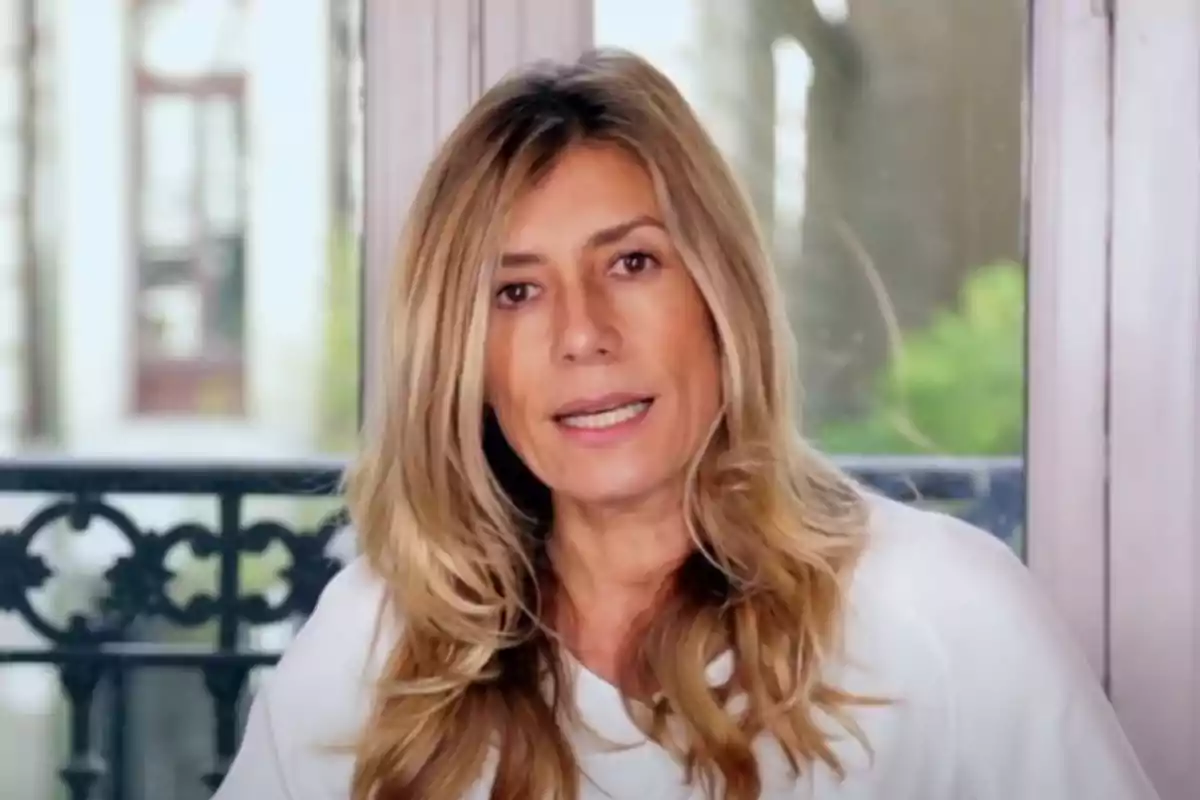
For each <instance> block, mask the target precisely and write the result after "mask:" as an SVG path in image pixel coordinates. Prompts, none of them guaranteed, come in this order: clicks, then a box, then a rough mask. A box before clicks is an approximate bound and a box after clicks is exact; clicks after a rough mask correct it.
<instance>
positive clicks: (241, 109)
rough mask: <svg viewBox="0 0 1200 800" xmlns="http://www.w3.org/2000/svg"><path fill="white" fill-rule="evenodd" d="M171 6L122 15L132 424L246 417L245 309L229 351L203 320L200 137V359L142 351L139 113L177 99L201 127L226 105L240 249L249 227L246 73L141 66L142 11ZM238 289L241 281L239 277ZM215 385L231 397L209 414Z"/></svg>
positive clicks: (199, 154) (140, 4)
mask: <svg viewBox="0 0 1200 800" xmlns="http://www.w3.org/2000/svg"><path fill="white" fill-rule="evenodd" d="M164 1H165V2H172V1H174V0H131V3H130V6H129V9H128V14H129V27H128V30H129V61H130V65H131V71H132V78H131V85H130V127H129V140H130V148H131V149H130V165H129V168H130V181H131V183H130V191H129V210H130V214H129V230H130V251H129V252H130V258H131V267H132V270H133V278H132V281H131V284H130V288H131V291H132V292H133V297H132V298H131V303H130V308H131V311H132V320H131V323H130V324H131V326H132V332H131V337H132V351H131V352H132V354H133V359H132V362H133V363H132V365H131V366H132V369H133V375H132V376H131V378H132V381H133V386H132V392H131V394H132V401H133V405H132V411H133V413H134V414H135V415H136V416H138V417H175V416H183V417H188V418H195V417H197V416H201V417H206V418H213V417H233V418H238V417H241V416H243V415H244V414H245V413H246V388H247V386H246V360H247V358H246V347H247V342H246V338H245V325H244V315H245V311H246V309H245V307H244V304H243V307H242V308H241V309H239V310H238V314H239V315H240V316H241V317H243V324H242V325H241V326H240V332H239V337H238V338H239V340H238V341H237V342H235V343H233V344H232V345H231V346H229V347H222V346H221V345H220V344H219V343H214V342H213V341H212V331H211V330H210V327H211V326H210V325H209V323H208V321H207V318H208V316H209V314H210V310H211V308H212V306H214V305H215V304H216V303H218V302H219V300H218V298H217V297H216V296H215V295H216V294H217V292H218V287H216V286H215V285H214V284H213V281H212V280H211V274H210V272H209V270H207V269H205V267H204V263H203V262H204V261H205V259H206V258H210V257H211V255H210V254H209V253H208V251H209V250H211V248H212V244H213V238H212V237H211V236H210V233H211V231H210V230H208V228H207V225H206V221H205V214H204V211H203V209H202V208H201V206H202V204H203V197H202V194H203V191H204V179H205V166H204V165H205V158H206V154H205V142H204V137H203V136H202V135H201V134H200V132H199V130H197V132H196V137H195V139H194V140H193V141H192V143H191V149H192V156H193V159H194V163H195V173H194V175H193V176H192V183H193V186H192V187H191V188H192V191H193V193H194V195H195V196H194V197H193V198H192V201H193V207H192V214H191V227H192V230H191V236H190V242H189V247H188V251H189V255H188V260H189V261H190V265H189V266H188V267H187V272H188V274H189V276H190V280H191V281H193V282H194V283H196V284H197V285H198V286H199V287H200V290H201V315H202V321H201V323H200V324H201V336H202V337H203V339H202V343H201V352H200V353H198V354H196V355H195V356H193V357H188V358H173V357H165V356H158V355H155V354H153V353H149V352H147V342H146V341H145V335H144V333H143V317H142V310H141V308H140V302H139V301H140V298H141V293H142V291H143V289H144V288H145V287H146V286H147V285H148V278H149V276H148V274H147V270H146V266H145V264H144V258H143V256H144V252H145V248H144V242H143V231H142V223H143V212H144V210H145V199H146V198H145V197H144V193H143V188H144V186H143V177H144V168H145V163H144V158H143V153H144V152H145V148H144V147H143V144H144V141H145V136H146V114H147V110H148V109H149V108H150V106H151V104H152V103H153V102H154V100H155V99H156V98H161V97H183V98H186V99H187V100H188V101H190V102H191V103H192V105H193V107H194V108H195V109H196V111H197V112H201V113H198V114H197V116H196V118H195V120H194V127H196V128H197V129H198V128H200V127H201V126H202V125H203V122H204V119H203V115H202V111H203V106H204V103H205V102H206V101H208V100H210V99H212V98H214V97H215V98H221V99H225V100H228V101H229V102H231V103H232V105H233V108H234V113H235V116H236V120H237V127H238V148H239V150H238V159H239V166H240V169H241V170H242V175H241V178H242V185H241V186H239V188H238V195H239V196H238V202H239V205H240V209H239V213H240V215H241V218H242V226H241V238H242V247H243V249H244V248H245V247H246V242H247V240H248V230H249V227H250V221H249V216H248V212H249V209H248V200H249V198H248V197H247V196H246V192H245V180H246V178H247V177H248V176H247V170H248V168H249V164H248V163H247V159H248V156H249V142H248V139H247V129H246V114H247V102H248V98H247V83H248V80H247V75H246V69H245V66H244V65H243V67H242V68H241V69H240V70H227V71H217V72H210V73H207V74H204V75H198V76H194V77H179V76H171V75H162V74H158V73H156V72H155V70H154V69H153V68H152V67H151V66H149V65H147V64H145V63H144V61H143V45H144V39H143V34H142V30H141V16H140V15H141V13H142V12H143V10H144V9H145V7H146V6H148V5H151V4H152V3H155V2H164ZM247 2H248V0H233V4H234V5H235V6H240V7H241V10H242V11H243V12H245V11H246V10H247V9H246V7H245V6H246V3H247ZM241 280H242V281H243V290H244V284H245V275H243V276H242V278H241ZM212 385H220V386H222V387H227V388H228V389H229V391H230V392H231V396H230V397H229V398H227V400H225V401H224V402H223V403H222V405H221V407H220V408H219V409H215V410H210V409H206V408H205V407H204V393H205V389H206V387H208V386H212Z"/></svg>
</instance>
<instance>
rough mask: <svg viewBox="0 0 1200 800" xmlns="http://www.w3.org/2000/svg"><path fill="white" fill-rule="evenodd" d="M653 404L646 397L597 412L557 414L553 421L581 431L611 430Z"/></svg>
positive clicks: (650, 398) (652, 401)
mask: <svg viewBox="0 0 1200 800" xmlns="http://www.w3.org/2000/svg"><path fill="white" fill-rule="evenodd" d="M653 404H654V398H652V397H647V398H644V399H642V400H633V401H631V402H628V403H623V404H621V405H619V406H614V407H612V408H605V409H600V410H597V411H587V412H577V413H573V414H559V415H557V416H555V418H554V419H555V421H556V422H558V423H559V424H560V425H565V426H566V427H568V428H577V429H581V430H601V429H603V428H612V427H615V426H617V425H620V424H621V423H623V422H629V421H630V420H632V419H636V418H637V417H640V416H641V415H642V414H645V413H646V412H647V411H648V410H649V409H650V406H651V405H653Z"/></svg>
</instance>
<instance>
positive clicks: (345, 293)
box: [318, 226, 361, 455]
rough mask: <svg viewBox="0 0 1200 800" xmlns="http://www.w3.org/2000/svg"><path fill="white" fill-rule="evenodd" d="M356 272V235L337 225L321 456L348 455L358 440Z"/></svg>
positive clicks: (323, 373)
mask: <svg viewBox="0 0 1200 800" xmlns="http://www.w3.org/2000/svg"><path fill="white" fill-rule="evenodd" d="M360 271H361V270H360V268H359V248H358V240H357V237H356V236H355V235H354V234H353V233H352V232H350V231H349V230H347V229H346V228H345V227H344V226H337V227H335V228H334V230H333V234H332V236H331V242H330V255H329V281H328V284H327V286H328V295H327V297H328V305H327V306H326V310H325V352H324V353H323V363H322V365H321V385H320V387H319V391H320V393H321V397H320V409H321V419H320V433H319V441H318V445H319V447H320V449H321V450H322V451H323V452H326V453H331V454H337V455H347V454H349V453H350V452H352V451H353V450H354V449H355V446H356V440H357V437H358V422H359V420H358V408H359V348H360V346H361V343H360V342H359V338H360V337H359V327H360V326H359V281H360V274H359V273H360Z"/></svg>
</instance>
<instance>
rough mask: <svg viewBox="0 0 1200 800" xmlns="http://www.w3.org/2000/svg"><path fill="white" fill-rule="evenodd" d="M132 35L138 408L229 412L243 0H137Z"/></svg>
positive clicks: (238, 253) (235, 369) (236, 332)
mask: <svg viewBox="0 0 1200 800" xmlns="http://www.w3.org/2000/svg"><path fill="white" fill-rule="evenodd" d="M133 33H134V44H135V51H136V52H135V67H134V92H133V98H134V100H133V106H134V116H135V120H134V126H133V139H134V148H133V151H134V169H135V173H136V176H135V181H134V182H133V204H134V214H133V221H134V241H135V247H134V256H133V258H134V264H135V269H136V281H135V287H136V292H137V295H136V302H135V305H134V307H135V313H136V315H137V325H136V334H135V335H136V347H135V352H136V378H135V401H136V409H137V411H138V412H140V413H153V414H192V415H229V414H238V413H240V412H241V411H242V410H243V408H244V402H245V401H244V388H245V387H244V383H245V381H244V371H245V358H244V346H245V338H244V327H245V326H244V319H243V317H244V315H245V286H246V269H245V265H246V243H247V237H246V232H247V223H246V220H247V214H246V192H245V187H246V152H247V147H246V110H245V109H246V103H245V96H246V91H245V87H246V77H245V65H244V63H243V62H244V57H243V40H244V37H245V34H246V4H245V3H244V2H242V1H241V0H217V2H210V1H208V0H139V2H138V3H137V5H136V6H135V19H134V25H133Z"/></svg>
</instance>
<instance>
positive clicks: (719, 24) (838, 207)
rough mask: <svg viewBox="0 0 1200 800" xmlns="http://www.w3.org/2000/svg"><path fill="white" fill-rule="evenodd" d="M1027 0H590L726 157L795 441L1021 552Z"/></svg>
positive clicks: (613, 39) (602, 38) (613, 41)
mask: <svg viewBox="0 0 1200 800" xmlns="http://www.w3.org/2000/svg"><path fill="white" fill-rule="evenodd" d="M1025 6H1026V4H1024V3H1008V2H996V3H963V2H960V0H924V1H923V2H920V3H896V2H894V1H893V0H753V1H752V2H745V3H728V2H723V0H664V2H658V3H654V4H651V5H648V4H646V3H644V2H640V0H596V2H595V20H594V22H595V31H596V39H597V43H598V44H601V45H612V46H619V47H624V48H626V49H630V50H633V51H635V52H638V53H639V54H641V55H643V56H645V57H647V58H648V59H650V60H651V61H652V62H654V63H655V64H656V65H658V66H659V67H660V68H661V69H663V70H664V71H665V72H666V73H667V74H668V75H669V76H670V77H671V78H672V79H673V80H674V81H675V82H676V83H677V85H678V86H679V87H680V89H681V90H682V91H683V93H684V94H685V96H686V97H687V98H688V100H689V101H690V102H691V103H692V104H693V106H694V107H695V109H696V110H697V113H699V114H700V116H701V117H702V119H703V120H704V122H705V123H706V125H707V126H708V128H709V130H710V131H711V133H712V134H713V136H714V138H715V139H716V141H717V143H718V145H719V146H720V147H721V149H722V150H723V151H724V153H725V155H726V157H727V158H728V159H729V160H730V162H731V163H732V164H733V166H734V168H735V169H736V171H737V173H738V174H739V176H740V178H741V180H742V182H743V184H744V186H745V188H746V190H747V192H748V194H749V196H750V198H751V199H752V201H753V203H754V205H755V208H756V211H757V213H758V216H759V218H760V220H761V223H762V227H763V230H764V231H765V232H766V233H767V235H768V237H769V242H770V246H771V247H772V249H773V251H774V256H775V263H776V268H777V269H778V270H779V273H780V276H781V278H782V282H783V285H784V287H785V289H786V292H787V304H788V308H789V314H790V318H791V321H792V327H793V330H794V332H795V334H796V336H797V339H798V341H799V343H800V350H801V363H800V365H799V366H800V370H801V376H802V381H803V385H804V389H805V397H804V407H803V408H801V409H797V412H798V413H802V421H803V427H804V429H805V431H806V433H807V435H808V436H809V437H810V438H811V439H812V440H814V441H815V442H817V443H818V444H819V445H820V446H821V447H823V448H824V449H825V450H827V451H830V452H832V453H834V454H836V455H838V457H839V458H841V459H842V460H843V461H844V462H845V463H847V464H848V465H850V466H852V468H854V469H856V470H858V471H859V472H860V473H861V474H863V475H866V476H869V477H870V479H871V480H872V481H873V482H874V483H876V484H878V485H880V486H886V487H888V490H889V491H890V492H892V493H893V494H897V495H904V496H911V495H912V494H913V492H912V488H913V485H914V484H915V485H916V488H917V489H918V490H920V493H921V494H922V495H923V496H924V497H925V498H926V499H927V500H932V501H939V502H943V503H945V504H947V505H948V506H949V507H951V508H952V509H953V510H955V511H956V512H958V513H961V514H963V515H965V516H968V517H970V518H971V519H972V520H973V521H976V522H979V523H981V524H983V525H984V526H985V527H988V528H990V529H991V530H992V531H993V532H995V533H996V534H997V535H1000V536H1002V537H1004V538H1005V539H1006V540H1007V541H1009V542H1010V543H1011V544H1013V546H1014V547H1015V548H1017V549H1018V550H1022V549H1023V546H1022V543H1021V536H1022V533H1021V525H1022V520H1023V513H1024V509H1023V503H1024V500H1023V479H1022V473H1021V466H1020V465H1021V455H1022V450H1023V433H1024V414H1023V410H1024V389H1025V371H1024V362H1023V353H1024V311H1025V272H1024V265H1023V260H1022V257H1023V252H1024V246H1023V240H1022V236H1021V231H1022V227H1023V218H1022V214H1023V203H1022V183H1021V176H1022V137H1023V131H1022V92H1023V88H1024V85H1025V76H1024V72H1023V70H1024V65H1025V58H1024V34H1025V28H1026V23H1027V20H1026V8H1025Z"/></svg>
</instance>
